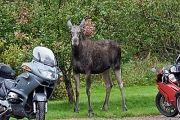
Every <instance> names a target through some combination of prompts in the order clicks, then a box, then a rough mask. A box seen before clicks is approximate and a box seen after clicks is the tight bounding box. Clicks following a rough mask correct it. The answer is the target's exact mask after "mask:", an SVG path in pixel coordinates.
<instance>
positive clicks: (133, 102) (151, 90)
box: [12, 86, 160, 120]
mask: <svg viewBox="0 0 180 120" xmlns="http://www.w3.org/2000/svg"><path fill="white" fill-rule="evenodd" d="M124 92H125V99H126V105H127V108H128V110H127V111H126V112H122V106H121V104H122V103H121V95H120V91H119V89H118V87H117V86H114V87H113V88H112V91H111V96H110V99H109V108H108V110H107V111H102V110H101V107H102V105H103V103H104V97H105V88H104V87H102V86H100V87H99V88H92V89H91V103H92V108H93V111H94V116H93V118H122V117H134V116H146V115H157V114H160V113H159V111H158V110H157V108H156V105H155V96H156V94H157V92H158V90H157V86H134V87H124ZM87 108H88V105H87V96H86V93H85V88H81V91H80V103H79V109H80V111H79V113H74V111H73V109H74V105H72V104H69V103H68V100H67V99H65V100H57V101H49V103H48V113H47V114H46V120H53V119H54V120H55V119H62V118H88V116H87ZM12 120H14V119H12ZM25 120H26V119H25Z"/></svg>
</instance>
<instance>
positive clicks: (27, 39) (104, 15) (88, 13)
mask: <svg viewBox="0 0 180 120" xmlns="http://www.w3.org/2000/svg"><path fill="white" fill-rule="evenodd" d="M0 4H1V5H0V40H1V41H3V42H1V44H0V55H1V56H2V57H1V58H0V62H3V63H6V64H9V65H11V66H12V67H13V68H15V67H16V66H19V65H21V63H22V62H27V61H30V60H31V58H32V49H33V48H34V47H35V46H37V45H43V46H46V47H48V48H50V49H52V50H53V52H54V53H55V55H56V58H57V60H58V65H59V67H60V69H61V70H62V72H63V74H64V75H65V77H66V78H67V79H71V78H72V76H71V70H70V68H69V67H70V62H69V54H70V51H71V45H70V40H69V29H68V27H67V24H66V23H67V21H68V20H69V19H70V20H71V21H72V22H73V23H74V24H78V23H79V22H80V21H81V20H82V19H83V18H85V19H92V23H93V24H95V28H96V29H95V35H94V37H92V40H100V39H113V40H115V41H117V42H118V43H119V44H120V45H121V47H122V63H123V64H122V65H127V64H129V63H131V61H135V60H136V59H144V58H146V59H147V58H149V57H152V58H153V57H156V58H158V59H161V60H166V61H174V60H175V59H176V57H177V54H179V49H180V47H179V44H180V40H179V38H180V34H179V18H180V11H179V1H178V0H158V1H154V0H146V1H141V0H134V1H131V0H124V1H117V0H67V1H62V0H53V1H49V0H36V1H34V0H32V1H29V2H27V1H25V0H24V1H23V0H20V1H19V2H8V1H5V0H0ZM133 70H134V69H133ZM131 71H132V70H131ZM96 78H97V79H99V80H101V77H99V76H98V77H96ZM113 79H115V78H114V77H113ZM131 81H132V79H131V80H129V81H126V82H125V83H126V85H131ZM136 81H138V80H136ZM133 84H141V83H139V82H137V83H133ZM64 88H65V86H64V85H63V89H64Z"/></svg>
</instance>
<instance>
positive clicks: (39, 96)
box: [33, 87, 47, 113]
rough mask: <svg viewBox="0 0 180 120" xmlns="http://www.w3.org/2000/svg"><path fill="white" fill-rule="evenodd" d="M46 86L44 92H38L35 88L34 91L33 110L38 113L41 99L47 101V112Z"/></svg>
mask: <svg viewBox="0 0 180 120" xmlns="http://www.w3.org/2000/svg"><path fill="white" fill-rule="evenodd" d="M43 88H44V93H37V92H36V89H35V90H34V92H33V112H34V113H36V112H37V109H36V107H37V102H40V101H44V102H46V104H45V112H46V113H47V91H46V88H45V87H43Z"/></svg>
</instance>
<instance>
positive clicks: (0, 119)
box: [0, 115, 10, 120]
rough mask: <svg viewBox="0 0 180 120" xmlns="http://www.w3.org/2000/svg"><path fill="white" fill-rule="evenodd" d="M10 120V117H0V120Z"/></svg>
mask: <svg viewBox="0 0 180 120" xmlns="http://www.w3.org/2000/svg"><path fill="white" fill-rule="evenodd" d="M9 119H10V117H8V116H6V115H2V116H1V117H0V120H9Z"/></svg>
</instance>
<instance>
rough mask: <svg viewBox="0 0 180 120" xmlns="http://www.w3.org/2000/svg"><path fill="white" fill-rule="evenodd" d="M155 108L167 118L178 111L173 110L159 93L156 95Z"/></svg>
mask: <svg viewBox="0 0 180 120" xmlns="http://www.w3.org/2000/svg"><path fill="white" fill-rule="evenodd" d="M156 106H157V108H158V110H159V111H160V112H161V113H162V114H163V115H165V116H167V117H174V116H176V115H177V114H178V110H177V109H176V108H174V106H172V104H171V103H168V102H166V101H165V98H164V96H163V95H162V94H161V93H160V92H158V94H157V95H156Z"/></svg>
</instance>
